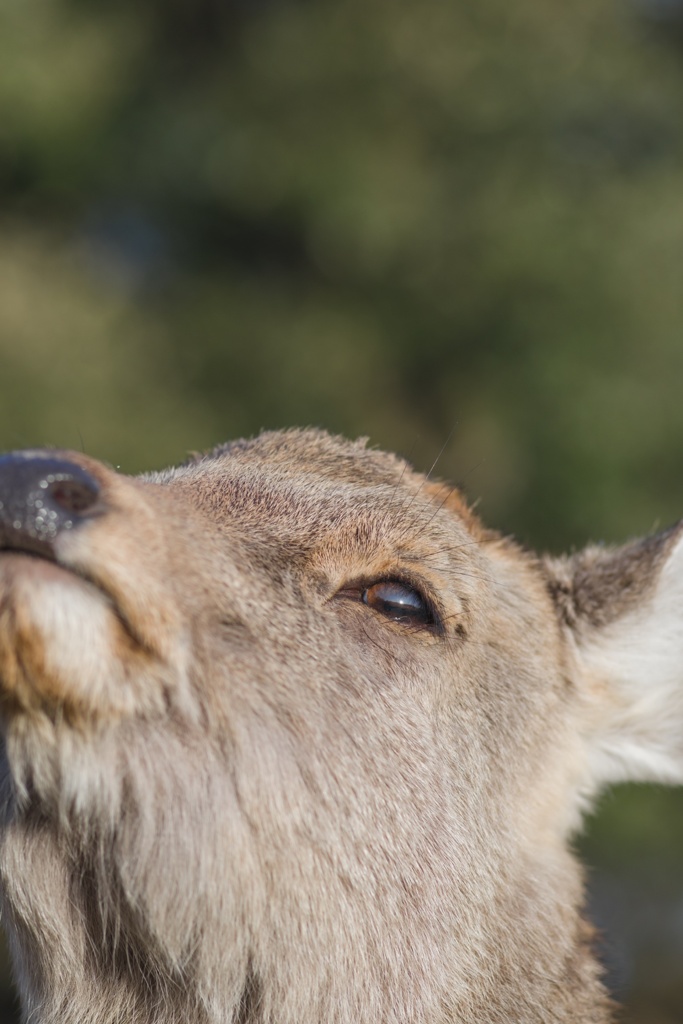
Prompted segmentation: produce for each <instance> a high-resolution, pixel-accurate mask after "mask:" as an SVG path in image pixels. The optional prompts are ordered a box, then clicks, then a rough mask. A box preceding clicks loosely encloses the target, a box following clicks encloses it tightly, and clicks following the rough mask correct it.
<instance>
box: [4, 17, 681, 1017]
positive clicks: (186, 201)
mask: <svg viewBox="0 0 683 1024" xmlns="http://www.w3.org/2000/svg"><path fill="white" fill-rule="evenodd" d="M0 204H1V208H0V448H4V449H7V448H15V447H21V446H29V445H43V444H53V445H58V446H65V447H70V448H85V449H86V450H87V451H88V452H89V453H91V454H93V455H95V456H98V457H100V458H102V459H105V460H108V461H109V462H111V463H113V464H114V465H116V466H120V467H121V469H122V470H123V471H125V472H136V471H138V470H142V469H147V468H151V467H160V466H163V465H164V464H167V463H170V462H175V461H177V460H179V459H182V458H183V457H184V455H185V454H186V452H187V451H189V450H196V449H201V448H205V447H207V446H209V445H211V444H213V443H215V442H217V441H220V440H224V439H227V438H229V437H232V436H235V435H244V434H251V433H253V432H255V431H258V430H259V429H260V428H261V427H273V426H283V425H288V424H295V423H296V424H310V423H313V424H318V425H321V426H325V427H327V428H328V429H330V430H333V431H340V432H344V433H347V434H351V435H355V434H367V435H369V436H370V438H371V440H372V442H373V443H374V444H378V445H381V446H383V447H388V448H391V449H394V450H398V451H400V452H402V453H403V454H404V455H407V456H408V457H409V458H410V459H411V460H412V461H413V462H414V463H415V464H416V465H417V466H419V467H420V468H425V469H426V468H428V467H429V466H430V465H431V464H432V462H433V461H434V458H435V456H436V454H437V453H438V452H439V450H440V449H441V448H442V446H444V444H445V448H444V451H443V454H442V456H441V458H440V461H439V465H438V468H437V472H438V473H439V474H440V475H442V476H448V477H451V478H452V479H454V480H456V481H458V482H461V483H462V484H463V485H464V487H465V489H466V491H467V492H468V494H469V495H470V497H472V498H474V499H480V505H479V508H480V511H481V513H482V515H483V516H484V518H485V519H486V520H487V521H488V522H489V523H490V524H492V525H495V526H497V527H499V528H501V529H504V530H506V531H514V532H515V533H517V535H518V536H520V537H521V538H522V540H524V541H525V542H526V543H529V544H532V545H534V546H538V547H543V548H548V549H551V550H560V549H563V548H567V547H571V546H579V545H581V544H582V543H584V542H585V541H586V540H588V539H589V538H593V539H598V540H601V539H604V540H608V541H621V540H624V539H626V538H627V537H628V536H631V535H633V534H637V533H642V532H645V531H649V530H651V529H652V528H654V527H655V526H657V525H665V524H667V523H669V522H671V521H673V520H675V519H677V518H678V517H679V516H681V515H682V514H683V401H682V395H681V392H682V385H683V273H682V271H683V0H640V2H637V3H636V2H634V0H573V3H571V4H567V3H565V2H560V0H517V2H516V3H515V4H510V3H507V2H503V0H460V2H447V0H391V3H389V2H387V0H115V2H114V0H90V2H88V0H0ZM581 848H582V853H583V854H584V856H585V857H586V859H587V860H588V862H589V863H590V865H591V871H590V887H591V899H592V906H593V913H594V916H595V917H596V919H597V921H598V922H599V924H600V927H601V928H602V929H603V930H604V932H605V941H604V947H605V959H606V962H607V965H608V970H609V978H610V984H611V985H612V986H613V988H614V990H615V992H616V993H617V995H618V996H619V997H620V998H621V999H622V1000H623V1001H624V1002H625V1003H626V1005H627V1011H626V1016H625V1020H626V1021H629V1022H631V1024H635V1022H638V1024H673V1022H680V1021H683V865H682V864H681V859H682V855H683V796H682V795H681V794H680V793H671V792H666V791H664V790H660V789H657V788H654V787H652V788H647V787H631V788H622V789H621V790H619V791H618V792H615V793H613V794H610V795H609V796H608V797H606V798H605V800H604V802H603V805H602V806H601V808H600V811H599V814H598V815H597V816H596V817H595V819H594V820H593V822H592V824H591V828H590V831H589V834H588V836H587V837H586V839H585V840H583V841H582V844H581ZM3 991H8V992H9V990H8V989H7V983H6V984H5V989H3ZM11 1007H12V1003H11V995H9V994H8V995H7V997H6V1008H3V1009H0V1021H1V1022H2V1024H9V1022H11V1021H14V1020H15V1015H14V1011H13V1010H12V1008H11Z"/></svg>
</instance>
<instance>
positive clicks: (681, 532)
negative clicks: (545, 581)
mask: <svg viewBox="0 0 683 1024" xmlns="http://www.w3.org/2000/svg"><path fill="white" fill-rule="evenodd" d="M552 577H553V583H552V586H551V589H552V591H553V593H554V596H555V600H556V604H557V607H558V609H559V611H560V614H561V616H562V618H563V619H564V622H565V623H566V624H567V626H568V627H569V631H570V638H571V643H572V646H573V647H574V649H575V654H576V663H577V668H578V683H579V688H580V692H581V694H582V704H583V711H584V713H585V717H584V728H585V733H586V739H587V743H588V750H589V758H590V769H591V775H592V779H593V782H594V784H595V785H596V786H601V785H604V784H606V783H610V782H621V781H626V780H633V781H659V782H670V783H682V782H683V524H679V525H678V526H676V527H674V528H673V529H671V530H667V531H666V532H664V533H660V534H657V535H655V536H652V537H648V538H647V539H645V540H641V541H636V542H634V543H632V544H628V545H626V546H625V547H623V548H619V549H616V550H607V549H604V548H588V549H587V550H586V551H583V552H581V553H580V554H578V555H575V556H574V557H573V558H569V559H566V560H564V561H558V562H554V563H553V564H552Z"/></svg>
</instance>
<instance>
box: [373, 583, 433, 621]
mask: <svg viewBox="0 0 683 1024" xmlns="http://www.w3.org/2000/svg"><path fill="white" fill-rule="evenodd" d="M361 600H362V601H363V604H367V605H368V607H370V608H372V609H373V610H374V611H376V612H379V613H380V614H381V615H386V617H387V618H389V619H393V620H394V621H395V622H404V623H406V624H407V625H412V626H433V625H435V622H436V619H435V616H434V612H433V611H432V608H431V606H430V605H429V603H428V601H427V600H426V599H425V598H424V597H423V596H422V594H421V593H420V592H419V590H416V589H415V588H414V587H411V586H409V585H408V584H407V583H399V582H398V581H397V580H383V581H381V582H380V583H373V585H372V586H371V587H366V588H365V590H363V592H362V594H361Z"/></svg>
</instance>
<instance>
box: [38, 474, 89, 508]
mask: <svg viewBox="0 0 683 1024" xmlns="http://www.w3.org/2000/svg"><path fill="white" fill-rule="evenodd" d="M45 485H46V488H45V489H46V491H47V493H48V494H49V496H50V497H51V498H52V501H53V502H54V503H55V504H56V505H58V506H59V507H60V508H61V509H63V510H64V511H65V512H73V513H75V514H76V515H82V514H83V513H84V512H88V511H89V510H90V509H91V508H92V507H93V505H95V504H96V502H97V499H98V497H99V488H98V487H97V486H96V484H95V481H94V480H93V482H92V484H86V483H84V482H83V481H81V480H69V479H63V480H59V479H57V480H50V479H49V478H48V479H47V480H46V481H45Z"/></svg>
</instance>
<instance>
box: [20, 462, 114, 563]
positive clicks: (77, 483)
mask: <svg viewBox="0 0 683 1024" xmlns="http://www.w3.org/2000/svg"><path fill="white" fill-rule="evenodd" d="M100 510H101V500H100V485H99V483H98V481H97V480H96V479H95V478H94V476H93V475H92V474H91V473H89V472H88V471H87V470H86V469H83V467H82V466H79V465H77V464H76V463H75V462H72V461H71V460H69V459H66V458H64V457H61V456H59V455H56V454H52V453H50V452H45V451H40V450H38V451H23V452H10V453H9V454H7V455H2V456H0V549H1V548H5V549H7V548H11V549H15V550H18V551H31V552H35V553H36V554H40V555H43V556H44V557H45V556H46V557H53V556H54V544H55V541H56V540H57V538H58V537H59V535H60V534H62V533H63V532H64V531H66V530H73V529H75V528H76V527H78V526H79V524H80V523H81V522H82V521H83V520H85V519H88V518H92V516H93V515H95V514H96V513H97V511H100Z"/></svg>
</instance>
